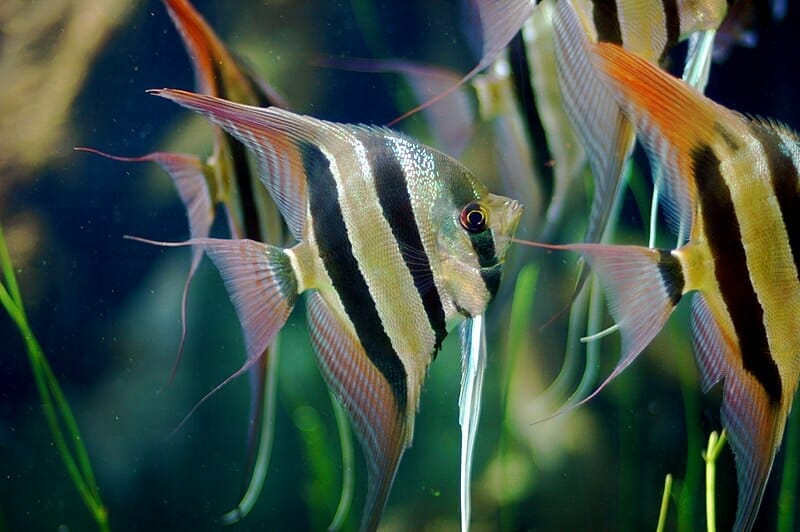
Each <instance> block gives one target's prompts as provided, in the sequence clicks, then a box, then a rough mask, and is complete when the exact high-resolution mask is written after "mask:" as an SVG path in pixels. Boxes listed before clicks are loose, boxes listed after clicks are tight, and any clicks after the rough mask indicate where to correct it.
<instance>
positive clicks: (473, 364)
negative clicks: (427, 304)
mask: <svg viewBox="0 0 800 532" xmlns="http://www.w3.org/2000/svg"><path fill="white" fill-rule="evenodd" d="M461 354H462V359H461V393H460V395H459V398H458V406H459V416H458V422H459V424H460V425H461V530H462V532H466V531H467V530H469V521H470V476H471V471H472V452H473V450H474V448H475V436H476V434H477V429H478V420H479V418H480V413H481V388H482V386H483V374H484V370H485V369H486V329H485V327H484V318H483V315H480V316H475V317H474V318H469V319H467V320H466V321H465V322H464V324H463V326H462V329H461Z"/></svg>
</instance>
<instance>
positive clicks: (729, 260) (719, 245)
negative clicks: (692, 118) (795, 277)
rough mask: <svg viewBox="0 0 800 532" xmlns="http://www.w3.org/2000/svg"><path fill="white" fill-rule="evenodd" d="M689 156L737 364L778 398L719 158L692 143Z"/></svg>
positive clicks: (761, 317)
mask: <svg viewBox="0 0 800 532" xmlns="http://www.w3.org/2000/svg"><path fill="white" fill-rule="evenodd" d="M691 157H692V166H693V172H694V175H695V178H696V182H697V192H698V200H699V202H700V208H701V211H702V216H703V224H704V228H705V233H706V238H707V239H708V244H709V247H710V249H711V255H712V257H713V259H714V275H715V276H716V279H717V284H718V285H719V290H720V292H721V295H722V299H723V300H724V301H725V305H726V306H727V308H728V313H729V315H730V317H731V321H732V322H733V328H734V331H735V333H736V337H737V338H738V340H739V348H740V349H741V352H742V364H743V365H744V368H745V370H747V371H748V372H749V373H751V374H752V375H753V376H754V377H755V379H756V380H757V381H758V382H759V383H760V384H761V386H763V387H764V390H765V391H766V393H767V395H768V396H769V398H770V401H771V402H772V403H773V404H778V403H779V402H780V400H781V394H782V385H781V379H780V374H779V373H778V367H777V366H776V365H775V361H774V360H773V359H772V356H771V355H770V351H769V343H768V341H767V332H766V329H765V328H764V309H762V308H761V303H759V301H758V297H757V295H756V293H755V289H754V288H753V283H752V281H751V280H750V273H749V271H748V270H747V258H746V255H745V251H744V246H743V245H742V235H741V230H740V228H739V221H738V219H737V218H736V212H735V210H734V206H733V200H732V199H731V194H730V190H729V189H728V185H727V184H726V183H725V180H724V179H723V177H722V174H721V172H720V161H719V158H717V155H716V154H715V153H714V151H713V150H712V149H711V147H710V146H708V145H699V146H696V147H695V148H694V149H693V150H692V153H691Z"/></svg>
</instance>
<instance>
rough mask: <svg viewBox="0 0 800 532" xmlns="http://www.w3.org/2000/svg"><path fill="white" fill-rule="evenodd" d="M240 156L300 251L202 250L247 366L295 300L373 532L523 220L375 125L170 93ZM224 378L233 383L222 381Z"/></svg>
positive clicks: (252, 244) (210, 245) (248, 246)
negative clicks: (426, 387)
mask: <svg viewBox="0 0 800 532" xmlns="http://www.w3.org/2000/svg"><path fill="white" fill-rule="evenodd" d="M153 92H154V93H155V94H157V95H159V96H162V97H165V98H168V99H170V100H173V101H175V102H177V103H179V104H180V105H182V106H184V107H187V108H189V109H192V110H194V111H197V112H200V113H202V114H203V115H205V116H206V117H208V118H209V119H210V120H211V121H212V122H214V123H216V124H218V125H219V126H221V127H222V128H223V129H225V130H226V131H228V132H229V133H230V134H232V135H233V136H234V137H236V138H237V139H239V140H240V141H241V142H243V143H244V144H245V145H246V146H247V147H248V148H249V149H251V150H252V151H253V152H254V153H255V155H256V158H257V160H258V166H259V172H260V177H261V180H262V181H263V183H264V184H265V185H266V187H267V190H268V191H269V193H270V195H271V196H272V197H273V198H274V199H275V202H276V203H277V205H278V208H279V209H280V211H281V214H282V216H283V218H284V219H285V220H286V223H287V225H288V226H289V229H290V231H291V232H292V234H293V236H294V237H295V239H296V240H297V241H298V244H296V245H295V246H294V247H291V248H289V249H284V248H279V247H276V246H271V245H268V244H263V243H260V242H256V241H253V240H247V239H231V240H220V239H200V240H197V239H195V240H192V241H190V243H192V244H195V245H201V246H203V247H204V249H205V251H206V253H207V254H208V255H209V256H210V257H211V259H212V260H213V261H214V263H215V264H216V265H217V267H218V269H219V270H220V273H221V275H222V278H223V280H224V282H225V285H226V287H227V289H228V291H229V294H230V296H231V299H232V301H233V303H234V305H235V307H236V311H237V314H238V316H239V319H240V321H241V324H242V327H243V329H244V334H245V338H246V346H247V354H248V362H247V363H246V364H245V366H244V367H243V368H241V369H240V370H239V371H238V372H237V373H235V374H234V375H232V376H231V377H230V378H233V377H234V376H236V375H238V374H240V373H241V372H243V371H245V370H246V369H247V368H248V367H249V366H250V365H252V364H254V363H255V362H256V360H257V359H258V357H259V356H260V355H261V353H263V352H264V349H265V348H266V347H267V346H268V345H269V344H270V342H271V341H272V339H273V338H274V336H275V334H277V332H278V331H279V330H280V329H281V327H282V326H283V325H284V323H285V322H286V320H287V318H288V317H289V314H290V313H291V311H292V308H293V307H294V305H295V303H296V301H297V297H298V295H299V294H300V293H302V292H306V293H307V294H308V295H307V298H306V303H307V311H308V312H307V315H308V325H309V329H310V334H311V340H312V345H313V347H314V350H315V352H316V354H317V359H318V362H319V364H320V367H321V369H322V373H323V375H324V377H325V379H326V381H327V383H328V386H329V387H330V388H331V389H332V390H333V391H334V392H335V393H336V395H338V397H339V398H340V399H341V401H342V403H343V405H344V406H345V408H346V409H347V411H348V413H349V415H350V419H351V421H352V423H353V426H354V429H355V431H356V434H357V435H358V437H359V439H360V441H361V443H362V445H363V447H364V450H365V455H366V457H367V460H368V466H369V467H368V470H369V485H368V493H367V501H366V508H365V510H364V516H363V519H362V528H364V529H369V530H371V529H375V528H376V527H377V524H378V521H379V519H380V516H381V513H382V510H383V507H384V504H385V501H386V498H387V495H388V492H389V489H390V487H391V484H392V481H393V479H394V475H395V471H396V469H397V464H398V462H399V460H400V457H401V455H402V453H403V451H404V450H405V449H406V448H407V447H408V446H409V445H410V443H411V439H412V436H413V432H414V417H415V414H416V411H417V408H418V404H419V397H420V391H421V387H422V383H423V381H424V379H425V376H426V372H427V369H428V365H429V364H430V363H431V361H432V360H433V359H434V357H435V355H436V353H437V351H438V350H439V349H440V347H441V345H442V341H443V340H444V338H445V336H446V335H447V333H448V331H450V330H451V329H452V328H453V327H454V326H455V325H456V324H457V323H458V322H460V321H462V320H463V319H464V318H472V317H477V316H480V315H482V314H483V312H484V310H485V308H486V305H487V304H488V303H489V301H490V300H491V299H492V297H493V296H494V295H495V293H496V292H497V290H498V286H499V283H500V277H501V274H502V271H503V264H504V259H505V255H506V250H507V248H508V245H509V243H510V241H511V235H512V233H513V231H514V229H515V227H516V225H517V222H518V221H519V217H520V215H521V213H522V209H521V207H520V205H519V203H517V202H516V201H514V200H511V199H508V198H505V197H501V196H496V195H494V194H490V193H489V192H488V191H487V190H486V188H485V187H484V186H483V185H482V184H481V183H480V182H479V181H478V180H477V179H476V178H475V176H474V175H473V174H472V173H471V172H470V171H469V170H467V169H466V168H465V167H464V166H462V165H461V164H460V163H458V162H457V161H456V160H455V159H452V158H450V157H448V156H446V155H444V154H442V153H440V152H437V151H435V150H433V149H431V148H427V147H424V146H421V145H420V144H418V143H417V142H415V141H413V140H412V139H410V138H408V137H406V136H403V135H401V134H398V133H395V132H393V131H391V130H388V129H385V128H376V127H367V126H353V125H340V124H334V123H330V122H325V121H322V120H317V119H314V118H310V117H306V116H300V115H296V114H293V113H290V112H288V111H284V110H280V109H277V108H266V109H265V108H258V107H249V106H245V105H240V104H235V103H232V102H228V101H225V100H221V99H218V98H214V97H210V96H201V95H198V94H193V93H189V92H184V91H177V90H166V89H165V90H158V91H153ZM230 378H229V379H230Z"/></svg>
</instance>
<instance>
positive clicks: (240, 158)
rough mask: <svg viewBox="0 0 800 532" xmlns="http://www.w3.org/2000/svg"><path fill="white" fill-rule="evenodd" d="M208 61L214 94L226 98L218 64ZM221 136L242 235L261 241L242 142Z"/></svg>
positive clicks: (248, 167)
mask: <svg viewBox="0 0 800 532" xmlns="http://www.w3.org/2000/svg"><path fill="white" fill-rule="evenodd" d="M212 59H213V58H212ZM210 63H211V69H212V73H213V74H212V75H213V77H214V87H215V90H216V96H218V97H219V98H222V99H224V100H227V99H228V92H227V90H226V89H225V84H224V83H223V81H222V72H221V71H220V65H219V64H218V63H217V61H216V60H212V61H210ZM222 136H223V138H224V141H225V143H226V144H227V145H228V149H229V150H230V153H231V162H232V164H233V173H234V179H235V180H236V188H237V190H238V192H239V201H240V202H241V208H242V223H243V224H244V227H243V228H242V229H243V230H244V235H242V236H243V237H244V238H249V239H251V240H258V241H263V235H262V234H261V223H260V221H259V218H258V208H257V207H256V195H255V191H254V190H253V188H252V187H253V182H254V181H257V180H254V179H253V176H252V174H251V172H250V164H249V163H248V162H247V150H246V149H245V147H244V144H242V143H241V142H239V141H238V140H236V138H234V137H233V135H231V134H230V133H228V132H227V131H223V133H222ZM219 164H222V161H220V162H219Z"/></svg>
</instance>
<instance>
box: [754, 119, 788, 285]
mask: <svg viewBox="0 0 800 532" xmlns="http://www.w3.org/2000/svg"><path fill="white" fill-rule="evenodd" d="M750 130H751V131H752V132H753V134H754V135H755V136H756V138H757V139H758V140H759V142H761V145H762V146H763V148H764V152H765V153H766V155H767V166H768V168H769V175H770V178H771V179H772V189H773V190H774V191H775V197H776V198H777V199H778V206H779V207H780V210H781V218H783V225H784V227H785V228H786V234H787V235H788V237H789V247H790V248H791V251H792V257H793V258H794V267H795V272H796V273H797V275H798V279H800V176H798V169H797V167H796V166H795V164H794V159H793V158H792V154H791V152H790V151H789V147H788V146H786V144H785V142H784V141H783V139H782V138H781V137H780V136H779V135H778V134H777V133H776V132H775V130H774V129H772V128H771V127H770V126H768V125H765V124H761V123H759V122H751V124H750Z"/></svg>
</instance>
